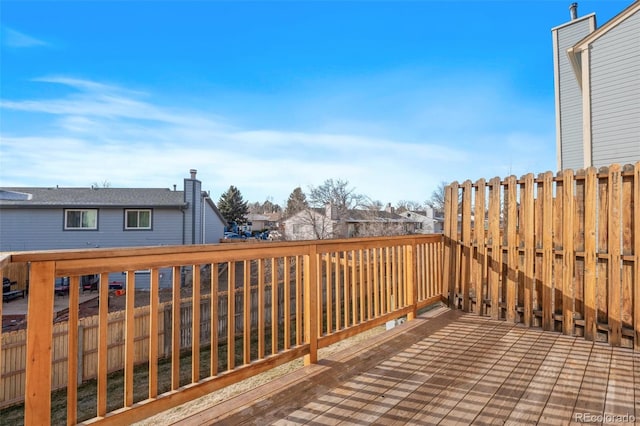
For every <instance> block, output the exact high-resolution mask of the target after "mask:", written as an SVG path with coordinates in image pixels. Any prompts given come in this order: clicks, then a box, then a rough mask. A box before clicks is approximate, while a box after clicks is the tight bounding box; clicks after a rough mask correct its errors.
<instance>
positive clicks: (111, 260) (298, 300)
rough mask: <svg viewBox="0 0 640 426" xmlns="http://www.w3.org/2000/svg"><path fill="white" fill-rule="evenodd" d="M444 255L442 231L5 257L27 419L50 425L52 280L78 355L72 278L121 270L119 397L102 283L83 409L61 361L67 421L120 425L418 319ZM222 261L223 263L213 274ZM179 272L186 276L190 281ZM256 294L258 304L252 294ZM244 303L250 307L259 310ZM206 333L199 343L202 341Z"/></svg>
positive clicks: (105, 277)
mask: <svg viewBox="0 0 640 426" xmlns="http://www.w3.org/2000/svg"><path fill="white" fill-rule="evenodd" d="M442 258H443V242H442V236H441V235H431V236H417V235H416V236H403V237H381V238H360V239H348V240H328V241H313V242H310V241H307V242H281V243H271V244H255V245H254V244H251V245H249V244H225V245H201V246H172V247H156V248H136V249H96V250H77V251H50V252H30V253H16V254H12V255H10V257H6V258H3V259H0V261H1V262H2V265H1V266H6V265H7V264H9V263H11V262H29V263H30V290H29V306H28V314H27V315H28V316H27V318H28V322H27V345H26V367H25V369H26V379H25V410H24V413H25V414H24V420H25V424H28V425H40V424H50V423H51V391H52V342H53V322H52V318H53V315H54V312H53V306H54V297H55V296H54V285H53V283H54V280H55V278H56V277H70V280H69V282H70V291H69V318H68V322H67V330H68V331H67V346H68V354H76V353H78V345H79V335H78V325H79V322H80V318H79V314H78V311H79V294H80V277H81V276H83V275H89V274H100V282H101V283H104V284H106V283H108V282H109V275H110V274H113V273H124V275H125V277H126V294H125V296H123V297H126V307H125V309H124V313H123V316H124V325H123V326H122V327H123V337H122V338H123V340H124V345H123V346H122V349H121V351H122V357H123V359H124V371H123V376H124V379H123V385H122V389H121V394H122V396H123V397H122V400H121V402H120V403H119V404H116V405H115V406H113V405H112V399H113V398H108V397H107V392H108V391H107V381H108V380H109V379H108V371H109V365H108V364H109V355H108V354H109V350H110V348H109V342H110V341H111V340H110V339H111V336H110V333H111V331H112V330H110V328H109V320H108V318H109V308H108V300H109V294H108V291H109V289H108V285H100V286H99V308H98V315H97V323H98V327H97V367H96V369H97V374H96V377H97V378H96V387H95V389H96V391H95V392H96V394H95V398H94V399H95V406H94V409H93V410H92V411H93V412H92V414H90V415H88V416H87V415H85V414H84V413H83V414H80V415H79V410H78V405H79V404H78V403H79V401H78V394H77V389H78V385H79V383H78V377H79V375H78V368H79V367H78V360H77V357H74V356H67V369H66V371H67V378H66V380H67V387H66V389H67V404H66V408H67V410H66V423H67V424H76V423H78V422H86V423H94V422H100V423H105V424H109V423H111V424H122V423H130V422H134V421H137V420H140V419H144V418H146V417H148V416H150V415H152V414H155V413H158V412H160V411H163V410H165V409H168V408H170V407H173V406H177V405H179V404H182V403H184V402H187V401H190V400H192V399H195V398H197V397H200V396H202V395H203V394H205V393H208V392H211V391H214V390H217V389H220V388H222V387H225V386H227V385H230V384H232V383H236V382H238V381H240V380H243V379H245V378H248V377H251V376H254V375H256V374H259V373H261V372H264V371H266V370H268V369H271V368H274V367H276V366H278V365H281V364H283V363H286V362H289V361H291V360H294V359H296V358H299V357H304V359H305V363H307V364H308V363H315V362H316V361H317V357H318V355H317V351H318V349H319V348H322V347H325V346H328V345H330V344H332V343H334V342H336V341H339V340H341V339H344V338H347V337H350V336H353V335H355V334H357V333H360V332H362V331H365V330H367V329H370V328H372V327H375V326H377V325H380V324H383V323H385V322H387V321H389V320H393V319H396V318H399V317H402V316H406V317H407V318H408V319H412V318H414V317H415V315H416V312H417V310H419V309H421V308H423V307H425V306H427V305H429V304H431V303H435V302H438V301H441V300H442V294H443V287H442ZM167 268H169V269H167ZM223 269H224V270H225V271H226V272H225V273H220V271H222V270H223ZM140 270H148V271H149V273H150V277H151V278H150V288H149V290H148V291H149V296H150V297H149V306H148V309H149V312H150V315H149V316H148V322H146V324H145V326H146V328H147V329H146V330H140V329H136V328H139V327H137V326H136V324H137V323H136V321H135V309H136V308H135V300H136V292H138V291H140V290H136V289H135V271H140ZM167 270H170V271H172V291H171V294H172V296H171V303H170V306H171V308H170V309H171V320H170V324H171V332H170V337H169V338H170V341H171V350H170V351H169V352H170V354H169V356H168V359H169V361H168V362H170V368H169V370H168V373H166V375H169V376H170V380H169V384H168V385H167V386H166V387H165V386H164V385H162V384H161V383H160V382H161V381H162V379H163V377H162V375H161V374H160V373H159V368H158V366H159V364H160V362H165V360H161V359H160V358H161V355H160V354H162V353H163V352H162V347H163V345H166V342H165V341H164V340H165V339H163V341H162V342H160V341H159V339H158V336H159V330H160V329H161V328H162V329H164V328H166V323H165V325H161V324H160V318H159V315H157V314H156V315H154V314H153V313H158V312H159V309H160V297H159V293H160V286H159V282H160V271H167ZM185 270H188V271H189V273H190V275H191V278H192V279H191V282H192V283H193V284H192V285H190V286H187V287H186V290H185V285H184V273H183V271H185ZM205 274H206V276H204V275H205ZM202 283H206V284H207V285H206V286H205V285H203V284H202ZM267 290H269V291H267ZM185 291H188V295H187V296H188V299H189V304H190V307H191V309H190V318H189V319H190V324H191V328H192V329H191V336H192V337H194V338H191V339H190V347H189V348H187V350H186V351H185V350H184V348H183V346H182V345H181V341H182V339H181V336H180V329H181V322H182V321H184V310H181V304H184V303H185V294H184V292H185ZM221 292H225V293H226V300H227V301H228V302H227V306H226V318H225V321H226V330H227V335H226V339H220V338H219V332H218V331H219V330H218V327H219V324H220V322H219V320H220V312H219V311H220V309H219V306H220V305H219V298H218V297H219V294H220V293H221ZM278 294H283V298H282V303H279V302H277V301H276V300H275V298H276V297H277V295H278ZM266 297H270V298H272V300H270V303H266V302H267V301H266ZM238 298H239V299H240V300H241V304H240V305H239V304H238V303H237V300H238ZM255 299H257V303H253V302H254V301H255ZM203 304H204V306H207V310H208V313H207V315H208V317H209V318H210V323H209V324H208V327H207V329H208V333H209V335H208V336H207V338H206V339H199V338H196V337H197V336H202V334H203V330H201V324H202V321H201V319H202V318H201V316H202V311H203V309H202V306H203ZM252 305H253V306H257V312H255V309H252ZM252 311H254V312H252ZM0 313H1V312H0ZM181 314H182V315H181ZM252 315H253V316H254V318H256V319H255V320H254V321H252ZM164 331H165V333H167V330H164ZM142 334H144V335H145V336H147V339H146V340H145V343H146V345H147V346H146V347H145V348H142V347H141V344H140V341H139V337H140V336H141V335H142ZM202 342H207V343H206V347H205V343H202ZM111 351H113V348H111ZM141 351H142V352H144V353H145V354H146V355H147V356H146V360H145V362H144V363H143V364H142V369H143V370H145V371H144V374H142V375H140V368H141V367H140V366H136V365H135V364H136V363H137V361H136V360H139V359H140V352H141ZM0 353H1V348H0ZM185 356H187V357H186V358H185ZM185 364H186V367H187V368H186V370H188V371H187V374H185V373H184V370H185V368H184V367H185ZM134 367H135V368H134ZM181 367H182V368H181ZM80 377H82V376H80ZM140 377H142V379H141V378H140ZM140 380H143V381H145V385H146V390H145V391H144V392H143V394H142V395H140V394H139V392H136V385H138V386H139V383H140ZM134 381H135V382H134ZM109 392H114V391H113V390H112V389H109ZM108 401H109V402H108Z"/></svg>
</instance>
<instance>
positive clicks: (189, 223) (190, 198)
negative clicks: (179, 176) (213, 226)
mask: <svg viewBox="0 0 640 426" xmlns="http://www.w3.org/2000/svg"><path fill="white" fill-rule="evenodd" d="M184 201H185V202H186V203H187V209H186V211H185V216H184V220H185V226H184V232H185V234H184V244H201V243H202V215H203V208H204V207H203V204H204V198H203V196H202V184H201V183H200V181H199V180H194V179H185V180H184Z"/></svg>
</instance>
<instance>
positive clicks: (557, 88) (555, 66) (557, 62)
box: [551, 29, 562, 170]
mask: <svg viewBox="0 0 640 426" xmlns="http://www.w3.org/2000/svg"><path fill="white" fill-rule="evenodd" d="M551 37H552V38H553V79H554V81H555V84H554V86H555V87H554V92H555V93H554V97H555V103H556V162H557V166H558V170H562V135H561V131H562V129H561V127H560V125H561V121H560V59H559V57H558V54H559V52H558V31H557V30H555V29H554V30H552V31H551Z"/></svg>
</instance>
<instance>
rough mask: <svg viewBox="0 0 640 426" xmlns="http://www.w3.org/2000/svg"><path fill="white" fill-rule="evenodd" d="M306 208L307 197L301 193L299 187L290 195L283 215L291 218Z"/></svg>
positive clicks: (307, 204) (307, 205)
mask: <svg viewBox="0 0 640 426" xmlns="http://www.w3.org/2000/svg"><path fill="white" fill-rule="evenodd" d="M307 207H309V203H307V196H306V195H305V194H304V192H302V189H301V188H300V187H297V188H296V189H294V190H293V192H292V193H291V195H289V199H288V200H287V209H286V211H285V213H286V215H287V216H288V217H291V216H293V215H294V214H296V213H298V212H300V211H302V210H304V209H306V208H307Z"/></svg>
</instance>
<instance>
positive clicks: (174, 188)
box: [173, 183, 178, 192]
mask: <svg viewBox="0 0 640 426" xmlns="http://www.w3.org/2000/svg"><path fill="white" fill-rule="evenodd" d="M177 186H178V185H176V184H175V183H174V184H173V191H174V192H175V190H176V189H178V188H177Z"/></svg>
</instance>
